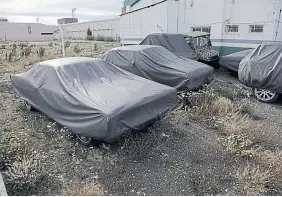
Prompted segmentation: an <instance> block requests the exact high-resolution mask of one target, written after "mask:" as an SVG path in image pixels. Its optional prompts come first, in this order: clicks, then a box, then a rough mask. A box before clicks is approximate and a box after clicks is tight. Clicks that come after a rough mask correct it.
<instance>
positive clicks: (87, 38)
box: [86, 36, 95, 40]
mask: <svg viewBox="0 0 282 197" xmlns="http://www.w3.org/2000/svg"><path fill="white" fill-rule="evenodd" d="M86 40H95V36H86Z"/></svg>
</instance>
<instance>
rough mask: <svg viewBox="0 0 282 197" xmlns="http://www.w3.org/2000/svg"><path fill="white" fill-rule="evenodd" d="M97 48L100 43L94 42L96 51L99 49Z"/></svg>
mask: <svg viewBox="0 0 282 197" xmlns="http://www.w3.org/2000/svg"><path fill="white" fill-rule="evenodd" d="M97 50H98V44H97V43H95V44H94V51H97Z"/></svg>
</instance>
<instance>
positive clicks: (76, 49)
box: [73, 45, 82, 54]
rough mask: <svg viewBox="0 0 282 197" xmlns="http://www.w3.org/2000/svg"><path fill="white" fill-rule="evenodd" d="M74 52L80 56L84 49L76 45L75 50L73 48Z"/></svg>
mask: <svg viewBox="0 0 282 197" xmlns="http://www.w3.org/2000/svg"><path fill="white" fill-rule="evenodd" d="M73 51H74V52H75V53H76V54H79V53H81V51H82V49H81V48H79V46H78V45H75V46H74V48H73Z"/></svg>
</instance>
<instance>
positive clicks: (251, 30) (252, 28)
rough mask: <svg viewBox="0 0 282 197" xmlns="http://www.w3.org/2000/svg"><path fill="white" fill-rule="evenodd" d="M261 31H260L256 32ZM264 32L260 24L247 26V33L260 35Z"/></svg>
mask: <svg viewBox="0 0 282 197" xmlns="http://www.w3.org/2000/svg"><path fill="white" fill-rule="evenodd" d="M256 30H261V31H256ZM263 32H264V25H262V24H251V25H249V33H251V34H261V33H263Z"/></svg>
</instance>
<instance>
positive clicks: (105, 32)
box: [55, 17, 120, 40]
mask: <svg viewBox="0 0 282 197" xmlns="http://www.w3.org/2000/svg"><path fill="white" fill-rule="evenodd" d="M119 22H120V19H119V17H118V18H113V19H107V20H99V21H89V22H78V23H69V24H63V25H61V27H62V29H63V35H64V37H65V38H68V39H85V38H86V36H87V30H88V28H89V29H90V30H91V32H92V35H93V36H95V37H97V36H104V37H111V38H113V39H114V40H119V36H120V33H119V31H120V24H119ZM60 36H61V35H60V32H59V31H58V32H56V35H55V37H56V38H60Z"/></svg>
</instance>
